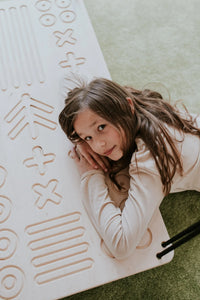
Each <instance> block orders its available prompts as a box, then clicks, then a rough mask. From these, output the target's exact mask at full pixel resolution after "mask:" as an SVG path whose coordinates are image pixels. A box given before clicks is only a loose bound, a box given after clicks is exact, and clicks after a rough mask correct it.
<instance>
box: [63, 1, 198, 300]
mask: <svg viewBox="0 0 200 300" xmlns="http://www.w3.org/2000/svg"><path fill="white" fill-rule="evenodd" d="M85 4H86V7H87V9H88V13H89V16H90V18H91V21H92V24H93V27H94V29H95V32H96V35H97V38H98V41H99V43H100V46H101V49H102V52H103V54H104V57H105V60H106V63H107V65H108V68H109V71H110V73H111V76H112V79H113V80H115V81H117V82H119V83H121V84H130V85H133V86H134V87H136V88H138V89H140V88H143V87H144V86H146V85H148V86H152V88H154V87H156V88H157V89H158V90H159V91H161V92H163V94H164V96H165V97H168V98H169V95H170V99H171V101H174V100H177V99H183V100H184V102H185V103H186V105H187V107H188V108H189V109H190V110H192V111H197V112H198V111H199V112H200V101H199V99H200V95H199V94H200V92H199V89H200V55H199V49H200V18H199V11H200V1H199V0H190V1H188V0H123V1H121V0H112V1H108V0H101V1H94V0H85ZM191 155H192V145H191ZM161 212H162V215H163V218H164V221H165V223H166V226H167V229H168V232H169V235H170V236H173V235H174V234H175V233H177V232H179V231H181V230H182V229H184V228H185V227H187V226H189V225H190V224H192V223H193V222H195V221H197V220H199V219H200V195H199V193H197V192H192V191H188V192H184V193H179V194H171V195H169V196H168V197H167V198H165V199H164V200H163V202H162V205H161ZM105 272H106V270H105ZM67 299H68V300H79V299H81V300H93V299H94V300H100V299H101V300H111V299H113V300H114V299H115V300H118V299H124V300H129V299H134V300H140V299H142V300H148V299H149V300H150V299H151V300H160V299H162V300H165V299H166V300H179V299H180V300H199V299H200V235H199V236H197V237H195V238H194V239H193V240H191V241H190V242H188V243H187V244H185V245H183V246H182V247H180V248H178V249H176V250H175V256H174V258H173V260H172V261H171V262H170V263H169V264H167V265H164V266H162V267H159V268H156V269H153V270H149V271H146V272H143V273H140V274H137V275H134V276H130V277H128V278H124V279H122V280H118V281H116V282H112V283H109V284H107V285H104V286H101V287H98V288H95V289H92V290H89V291H86V292H83V293H80V294H76V295H73V296H70V297H68V298H67Z"/></svg>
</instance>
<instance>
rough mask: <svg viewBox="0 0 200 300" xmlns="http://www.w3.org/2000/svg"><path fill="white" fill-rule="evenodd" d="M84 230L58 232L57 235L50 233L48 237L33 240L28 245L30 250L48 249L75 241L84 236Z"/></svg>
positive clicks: (79, 228) (74, 229)
mask: <svg viewBox="0 0 200 300" xmlns="http://www.w3.org/2000/svg"><path fill="white" fill-rule="evenodd" d="M84 232H85V229H84V228H83V227H75V228H70V229H67V230H63V231H60V232H58V233H55V232H54V233H52V234H51V235H49V236H44V237H41V238H39V239H37V240H33V241H32V242H30V243H29V247H30V249H31V250H33V251H34V250H39V249H42V248H45V247H46V248H48V247H50V246H52V245H54V244H58V243H63V242H65V241H69V240H72V239H77V238H79V237H82V236H83V235H84Z"/></svg>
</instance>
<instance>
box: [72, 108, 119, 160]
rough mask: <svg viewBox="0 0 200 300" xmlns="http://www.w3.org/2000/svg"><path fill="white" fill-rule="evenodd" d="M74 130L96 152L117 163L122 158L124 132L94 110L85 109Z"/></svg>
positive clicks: (77, 118) (75, 123) (80, 114)
mask: <svg viewBox="0 0 200 300" xmlns="http://www.w3.org/2000/svg"><path fill="white" fill-rule="evenodd" d="M74 129H75V131H76V133H77V134H78V135H79V137H80V138H81V139H82V140H84V141H86V142H87V143H88V144H89V145H90V147H91V148H92V150H93V151H94V152H96V153H98V154H99V155H102V156H106V157H108V158H110V159H111V160H115V161H117V160H119V159H120V158H122V156H123V147H122V145H123V140H124V132H123V130H119V129H118V128H116V127H115V126H114V125H113V124H112V123H110V122H108V121H106V120H105V119H103V118H101V117H100V116H99V115H97V114H96V113H94V112H93V111H92V110H90V109H85V110H84V111H81V112H80V113H79V114H78V116H77V117H76V120H75V122H74Z"/></svg>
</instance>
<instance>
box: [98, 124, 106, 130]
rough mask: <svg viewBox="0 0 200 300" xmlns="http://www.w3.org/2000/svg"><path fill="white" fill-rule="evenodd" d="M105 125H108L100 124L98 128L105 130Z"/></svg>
mask: <svg viewBox="0 0 200 300" xmlns="http://www.w3.org/2000/svg"><path fill="white" fill-rule="evenodd" d="M105 126H106V125H99V126H98V130H99V131H102V130H104V128H105Z"/></svg>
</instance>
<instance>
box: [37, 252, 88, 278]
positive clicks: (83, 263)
mask: <svg viewBox="0 0 200 300" xmlns="http://www.w3.org/2000/svg"><path fill="white" fill-rule="evenodd" d="M93 263H94V261H93V259H91V258H86V259H83V260H77V261H75V262H73V263H69V264H66V265H62V266H60V267H59V268H56V269H52V270H49V271H46V272H43V273H39V274H38V275H36V276H35V280H36V282H37V283H38V284H44V283H48V282H51V281H54V280H56V279H60V278H62V277H66V276H70V275H73V274H76V273H79V272H82V271H85V270H87V269H90V268H92V266H93Z"/></svg>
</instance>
